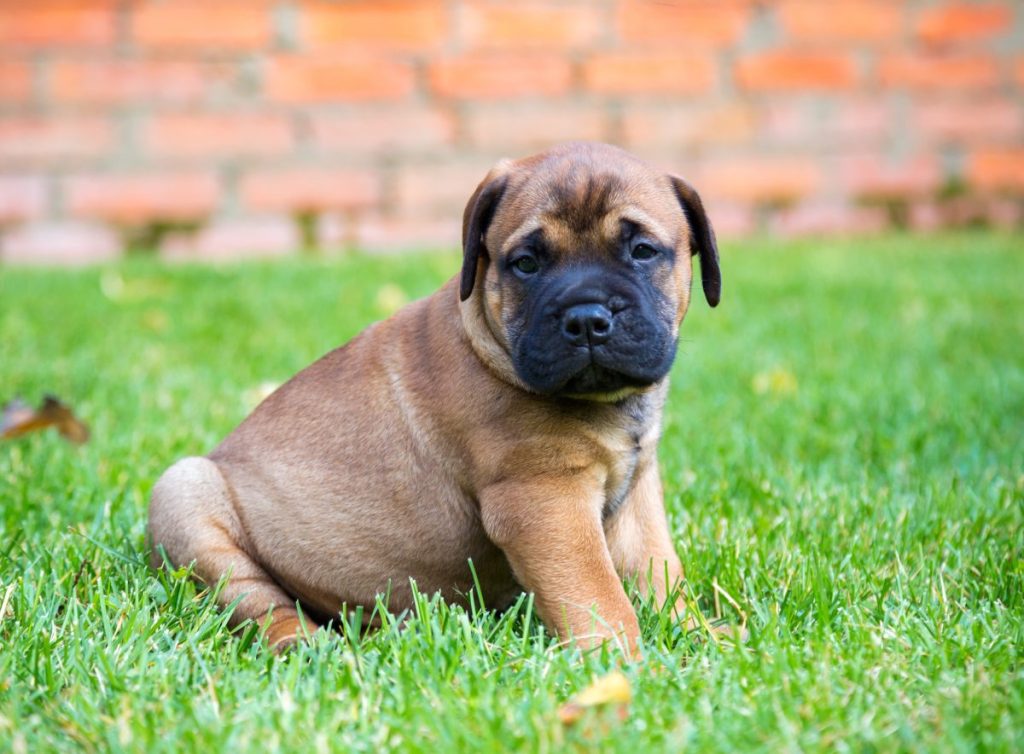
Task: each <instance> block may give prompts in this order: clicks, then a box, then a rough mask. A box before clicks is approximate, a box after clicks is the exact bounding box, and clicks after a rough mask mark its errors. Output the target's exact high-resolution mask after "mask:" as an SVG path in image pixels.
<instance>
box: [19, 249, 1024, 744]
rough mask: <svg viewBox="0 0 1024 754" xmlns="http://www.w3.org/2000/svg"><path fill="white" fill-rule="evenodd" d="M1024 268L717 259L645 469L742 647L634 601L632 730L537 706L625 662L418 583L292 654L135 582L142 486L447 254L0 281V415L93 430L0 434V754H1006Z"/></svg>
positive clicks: (805, 254) (696, 582)
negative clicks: (458, 605) (47, 415)
mask: <svg viewBox="0 0 1024 754" xmlns="http://www.w3.org/2000/svg"><path fill="white" fill-rule="evenodd" d="M1022 252H1024V249H1022V248H1021V239H1020V238H1019V237H1013V236H1009V235H997V234H991V233H983V232H978V233H972V234H962V235H940V236H932V237H918V238H910V237H902V236H894V237H886V238H880V239H875V240H870V241H843V242H838V241H827V242H826V241H802V242H797V243H793V242H787V243H782V242H775V243H773V242H762V241H759V242H756V243H755V242H747V243H743V244H735V243H734V244H728V245H726V247H725V248H724V249H723V275H724V281H725V285H724V296H723V301H722V304H721V306H720V307H719V308H718V309H716V310H709V309H708V307H707V306H706V304H704V302H703V300H702V299H698V298H696V297H695V304H694V307H693V309H692V311H691V313H690V315H689V317H688V319H687V321H686V323H685V324H684V327H683V339H682V342H681V346H680V356H679V359H678V361H677V364H676V368H675V370H674V373H673V383H672V392H671V397H670V399H669V406H668V411H667V416H666V421H665V433H664V439H663V442H662V445H661V449H660V457H661V461H662V475H663V478H664V480H665V489H666V498H667V504H668V508H669V513H670V519H671V521H670V523H671V527H672V531H673V532H674V535H675V542H676V546H677V548H678V551H679V554H680V556H681V558H682V560H683V564H684V567H685V568H686V572H687V574H688V577H689V579H690V585H689V588H690V589H691V590H692V595H693V597H694V599H695V600H696V602H697V604H699V605H700V606H701V608H702V609H703V611H704V612H705V613H706V614H707V615H708V616H712V617H715V616H721V617H723V618H726V619H729V620H732V621H741V620H743V619H745V620H746V621H747V625H748V627H749V630H750V640H749V642H748V643H747V644H746V645H745V646H742V647H740V648H731V647H728V646H720V645H718V644H716V643H715V642H713V641H707V640H705V638H704V634H703V632H697V633H696V634H690V635H688V634H686V633H685V632H683V631H681V630H680V628H679V627H678V626H676V625H673V623H672V622H671V621H670V620H668V619H667V618H666V616H664V615H659V614H658V613H656V612H655V611H654V610H653V609H652V608H650V607H645V606H641V622H642V624H643V626H644V632H645V641H646V644H647V646H648V647H649V649H648V652H647V658H646V660H645V662H644V663H643V664H638V665H633V666H629V667H627V668H626V669H625V672H626V675H627V677H628V678H629V681H630V683H631V686H632V692H633V703H632V705H631V707H630V712H629V715H628V717H627V718H626V719H625V720H620V719H619V717H617V716H616V715H615V714H611V713H602V712H600V711H598V712H595V713H592V714H591V715H589V716H588V717H587V718H586V719H584V720H583V721H581V722H580V723H578V724H576V725H575V726H572V727H565V726H563V725H562V724H561V723H560V722H559V721H558V714H557V713H558V708H559V706H560V705H561V704H562V703H564V702H565V700H566V699H568V698H569V697H570V696H572V695H573V694H574V693H576V692H577V691H579V690H580V689H582V688H584V687H586V686H587V685H588V684H589V683H590V682H591V681H592V680H593V679H594V678H595V677H597V676H600V675H602V674H604V673H606V672H607V671H609V670H610V669H612V668H613V667H614V666H615V664H616V658H615V657H614V656H613V655H611V654H609V653H600V652H599V653H593V654H591V655H588V656H581V655H579V654H578V653H575V652H573V651H569V650H565V649H561V648H558V647H557V646H556V645H555V644H554V642H553V641H552V640H551V639H550V638H549V637H547V636H546V635H545V634H544V632H543V628H542V626H541V625H540V624H539V622H538V621H537V620H536V619H535V618H534V617H532V615H531V614H530V606H529V604H528V602H526V601H524V602H522V603H521V604H520V605H519V606H518V608H517V609H515V610H513V611H511V612H510V613H506V614H505V615H502V616H497V615H495V614H493V613H489V612H486V611H483V610H478V611H475V612H473V613H468V612H466V611H463V610H459V609H450V608H448V607H446V606H445V605H443V604H441V603H439V602H438V601H437V600H436V599H431V598H430V595H424V596H423V598H422V601H421V604H420V607H419V609H418V610H417V612H416V614H415V615H413V616H412V617H411V618H410V620H409V621H408V623H407V624H406V625H405V627H404V628H403V629H402V630H398V629H397V628H395V627H394V626H390V627H387V628H385V629H383V630H381V631H379V632H376V633H372V634H369V635H367V636H364V637H358V636H355V635H352V634H351V632H350V633H349V636H348V638H347V639H346V638H345V637H343V636H341V635H333V636H319V637H318V638H317V640H316V642H315V643H314V645H313V646H310V647H305V648H302V649H300V650H298V651H295V652H293V653H291V654H288V655H286V656H283V657H275V656H272V655H271V654H269V653H268V652H267V651H265V650H264V649H263V648H261V646H260V644H259V642H258V640H257V639H256V637H254V636H253V632H252V631H247V632H244V633H243V635H242V636H241V637H240V638H239V637H235V636H232V635H231V634H230V633H229V631H228V630H226V629H225V628H224V617H223V615H221V614H220V613H219V612H218V611H217V610H216V609H215V607H214V605H213V601H212V599H211V598H210V596H209V594H208V593H207V592H205V591H202V590H200V589H197V588H196V587H195V586H193V584H192V582H191V581H189V580H188V578H187V576H186V575H185V574H182V573H178V574H162V575H160V576H157V575H155V574H154V573H152V572H150V571H149V570H148V569H147V567H146V565H145V555H144V547H145V544H144V526H145V510H146V502H147V496H148V493H149V490H150V488H151V486H152V485H153V483H154V481H155V480H156V478H157V476H158V475H159V474H160V472H161V471H162V470H163V469H164V468H165V467H166V466H168V465H169V464H170V463H171V462H172V461H173V460H175V459H176V458H178V457H180V456H183V455H186V454H195V453H203V452H206V451H208V450H210V449H212V447H213V446H214V445H215V444H216V443H217V442H218V441H219V440H220V438H221V437H223V436H224V435H225V434H226V433H227V432H228V431H229V430H230V429H231V428H232V427H233V426H234V425H235V424H237V423H238V422H239V421H240V420H241V419H242V418H243V417H244V416H245V415H246V413H247V412H248V411H249V410H250V409H251V408H252V407H253V405H254V404H255V402H256V401H257V400H258V399H259V395H260V391H261V390H263V389H264V388H265V386H266V384H267V383H271V384H273V383H277V382H280V381H282V380H284V379H286V378H287V377H289V376H290V375H292V374H293V373H294V372H296V371H297V370H299V369H300V368H302V367H303V366H305V365H306V364H308V363H309V362H310V361H312V360H313V359H315V358H316V357H318V356H319V355H321V354H322V353H324V352H325V351H327V350H329V349H330V348H332V347H334V346H336V345H338V344H340V343H342V342H344V341H345V340H347V339H348V338H350V337H351V336H353V335H354V334H355V333H357V332H358V331H359V330H360V329H362V328H363V327H364V326H365V325H367V324H368V323H370V322H371V321H373V320H375V319H379V318H380V317H382V316H386V314H387V313H388V312H389V311H390V310H391V309H393V307H395V306H396V305H397V304H399V303H400V302H401V301H402V300H404V299H407V298H414V297H418V296H421V295H425V294H427V293H429V292H430V291H432V290H433V289H434V288H435V287H436V286H437V285H438V284H439V283H441V281H443V280H444V279H446V278H447V277H448V276H449V275H451V274H452V273H453V272H454V271H455V269H456V267H457V258H456V257H455V256H454V255H453V254H435V255H418V256H409V257H405V258H401V259H379V258H377V259H371V258H364V257H358V256H354V257H349V258H345V259H341V260H336V261H316V260H302V259H297V260H293V261H287V262H280V263H273V264H258V265H244V266H231V267H222V268H204V267H192V266H185V267H167V266H162V265H158V264H156V263H153V262H150V261H146V260H136V261H130V262H127V263H125V264H122V265H117V266H111V267H104V268H100V269H87V270H82V271H40V270H22V269H10V268H0V400H6V399H8V398H10V397H12V396H14V395H18V394H20V395H21V396H23V397H24V398H26V399H28V400H30V401H32V402H37V401H38V400H40V399H41V397H42V395H43V394H44V393H46V392H52V393H55V394H56V395H58V396H60V397H61V398H62V399H64V400H65V401H67V402H68V403H70V404H72V406H73V407H74V409H75V411H76V412H78V414H79V415H81V416H82V417H83V418H84V419H85V420H86V421H88V422H89V424H90V425H91V429H92V433H93V437H92V440H91V441H90V442H89V443H88V444H86V445H84V446H82V447H75V446H72V445H70V444H68V443H66V442H65V441H64V440H63V439H61V438H60V437H59V436H58V435H57V434H56V433H54V432H46V433H40V434H35V435H31V436H27V437H24V438H22V439H19V440H15V441H7V442H3V443H0V522H2V527H3V534H2V538H0V606H2V612H0V751H11V750H13V751H15V752H38V751H44V750H48V749H66V750H86V751H108V750H133V751H146V752H161V751H168V752H172V751H174V752H177V751H245V750H253V751H274V750H294V751H300V750H301V751H332V750H335V751H368V752H370V751H372V752H376V751H380V750H384V749H397V750H401V751H408V752H420V751H422V752H450V751H451V752H454V751H470V750H473V751H492V750H521V751H556V750H557V751H562V750H588V749H593V748H595V747H598V746H599V747H600V750H601V751H626V752H630V753H631V754H637V753H638V752H649V751H679V750H681V749H683V748H689V747H693V748H694V749H701V750H707V749H711V750H740V751H756V750H760V751H780V750H811V751H815V750H837V749H843V748H849V749H853V750H858V751H875V750H882V751H897V750H900V751H902V750H933V751H939V750H941V751H951V750H979V749H982V750H989V751H1000V750H1002V751H1014V750H1016V751H1020V750H1021V748H1022V747H1024V664H1022V659H1021V658H1022V647H1024V559H1022V556H1024V526H1022V524H1024V256H1022Z"/></svg>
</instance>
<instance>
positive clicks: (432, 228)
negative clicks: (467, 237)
mask: <svg viewBox="0 0 1024 754" xmlns="http://www.w3.org/2000/svg"><path fill="white" fill-rule="evenodd" d="M466 198H467V199H468V198H469V197H468V196H467V197H466ZM461 234H462V219H461V217H459V216H458V214H457V213H456V214H455V215H454V216H453V215H447V216H443V217H437V216H429V215H427V216H405V215H402V216H397V217H390V216H382V215H378V214H369V215H363V216H360V217H359V218H358V219H357V220H356V224H355V228H354V232H353V238H352V244H353V245H355V247H356V248H358V249H359V250H360V251H368V252H371V253H385V254H386V253H393V252H398V251H408V250H422V249H457V248H459V246H460V245H461Z"/></svg>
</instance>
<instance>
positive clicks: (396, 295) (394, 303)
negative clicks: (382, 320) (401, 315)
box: [374, 283, 409, 316]
mask: <svg viewBox="0 0 1024 754" xmlns="http://www.w3.org/2000/svg"><path fill="white" fill-rule="evenodd" d="M374 303H375V304H376V305H377V311H379V312H380V313H381V314H383V315H385V316H391V315H392V314H394V313H395V312H397V311H398V310H399V309H401V308H402V307H403V306H405V305H406V304H408V303H409V296H408V295H406V293H405V291H403V290H402V289H401V288H399V287H398V286H397V285H395V284H394V283H386V284H385V285H382V286H381V287H380V289H379V290H378V291H377V299H376V301H375V302H374Z"/></svg>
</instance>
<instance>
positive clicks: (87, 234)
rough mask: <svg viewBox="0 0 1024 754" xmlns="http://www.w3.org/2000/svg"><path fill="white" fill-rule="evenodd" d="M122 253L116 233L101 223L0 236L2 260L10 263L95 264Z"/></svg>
mask: <svg viewBox="0 0 1024 754" xmlns="http://www.w3.org/2000/svg"><path fill="white" fill-rule="evenodd" d="M120 253H121V242H120V241H119V239H118V237H117V233H115V232H114V230H113V229H111V228H108V227H106V226H103V225H100V224H98V223H88V222H68V221H63V222H57V223H38V224H30V225H21V226H18V227H16V228H13V229H11V230H10V231H8V232H6V233H4V234H3V236H2V237H0V259H2V260H3V261H4V262H5V263H7V264H46V265H49V264H59V265H78V264H94V263H96V262H106V261H109V260H111V259H115V258H117V257H118V256H119V255H120Z"/></svg>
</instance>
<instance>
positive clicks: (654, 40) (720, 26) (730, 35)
mask: <svg viewBox="0 0 1024 754" xmlns="http://www.w3.org/2000/svg"><path fill="white" fill-rule="evenodd" d="M752 11H753V3H750V2H742V1H740V2H737V1H736V0H719V1H718V2H709V3H694V2H691V1H689V0H676V2H665V1H664V0H620V2H619V4H618V9H617V12H616V17H615V23H616V27H617V29H618V32H619V36H620V37H621V38H622V39H623V40H625V41H626V42H630V43H633V44H637V45H640V46H642V47H644V48H646V47H649V46H650V45H651V44H658V43H668V44H671V45H672V46H677V45H685V46H689V45H693V44H705V45H709V46H710V45H724V44H732V43H735V42H737V41H738V40H739V38H740V36H741V35H742V34H743V31H744V29H745V28H746V26H747V23H748V21H749V20H750V17H751V13H752Z"/></svg>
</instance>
